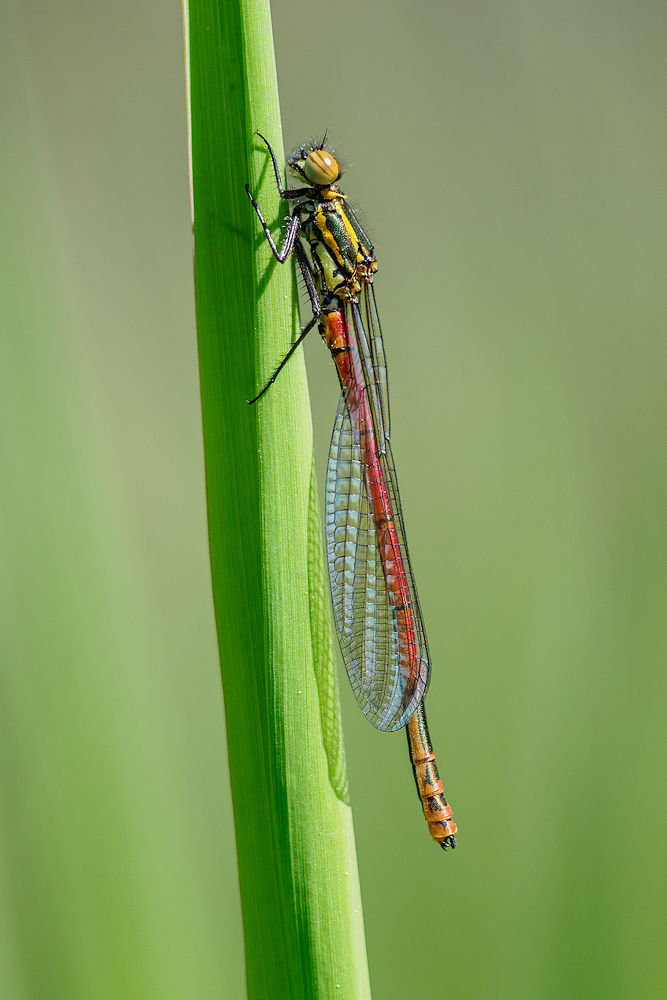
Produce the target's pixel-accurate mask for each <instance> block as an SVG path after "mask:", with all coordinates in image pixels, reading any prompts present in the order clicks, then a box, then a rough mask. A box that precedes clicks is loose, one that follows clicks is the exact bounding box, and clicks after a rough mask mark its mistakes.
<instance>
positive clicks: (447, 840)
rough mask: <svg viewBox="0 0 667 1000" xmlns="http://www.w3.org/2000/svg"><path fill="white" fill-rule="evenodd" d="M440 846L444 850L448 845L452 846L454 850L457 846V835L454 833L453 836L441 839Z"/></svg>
mask: <svg viewBox="0 0 667 1000" xmlns="http://www.w3.org/2000/svg"><path fill="white" fill-rule="evenodd" d="M440 846H441V847H442V849H443V851H446V850H447V848H448V847H451V849H452V850H454V848H455V847H456V837H455V836H453V835H452V836H451V837H445V839H444V840H441V841H440Z"/></svg>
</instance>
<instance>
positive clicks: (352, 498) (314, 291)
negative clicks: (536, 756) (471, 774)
mask: <svg viewBox="0 0 667 1000" xmlns="http://www.w3.org/2000/svg"><path fill="white" fill-rule="evenodd" d="M257 134H258V135H259V133H257ZM259 137H260V139H262V141H263V142H264V143H266V146H267V149H268V151H269V154H270V156H271V160H272V162H273V169H274V173H275V176H276V184H277V186H278V192H279V194H280V197H281V198H284V199H286V200H287V201H288V202H293V203H294V204H293V207H292V213H291V215H290V217H289V220H288V223H287V230H286V234H285V239H284V241H283V244H282V246H281V247H280V248H278V247H277V246H276V244H275V242H274V240H273V238H272V236H271V233H270V232H269V228H268V226H267V224H266V222H265V220H264V217H263V215H262V213H261V211H260V208H259V205H258V204H257V202H256V201H255V199H254V198H253V196H252V194H251V193H250V190H249V189H248V186H247V185H246V191H247V193H248V197H249V198H250V201H251V202H252V204H253V207H254V209H255V212H256V213H257V217H258V218H259V221H260V223H261V224H262V228H263V229H264V233H265V235H266V238H267V240H268V242H269V246H270V247H271V250H272V251H273V254H274V256H275V258H276V260H278V261H279V262H280V263H281V264H282V263H284V262H285V261H286V260H287V258H288V257H289V255H290V254H291V253H292V251H294V253H295V255H296V261H297V264H298V266H299V270H300V271H301V274H302V276H303V280H304V282H305V285H306V289H307V291H308V295H309V297H310V304H311V307H312V311H313V315H312V319H311V320H310V321H309V322H308V323H307V324H306V326H305V327H304V328H303V330H302V331H301V335H300V336H299V337H298V339H297V340H296V341H295V343H294V344H293V345H292V347H291V348H290V350H289V351H288V353H287V354H286V356H285V357H284V358H283V360H282V361H281V363H280V365H279V366H278V368H277V369H276V371H275V372H274V374H273V376H272V377H271V379H270V380H269V382H268V383H267V385H265V386H264V388H263V389H262V391H261V392H260V393H259V394H258V395H257V396H255V398H254V399H252V400H249V402H251V403H255V402H257V400H258V399H260V398H261V397H262V396H263V395H264V393H265V392H266V391H267V389H268V388H269V387H270V386H271V385H272V384H273V383H274V382H275V380H276V378H277V376H278V374H279V373H280V371H281V370H282V368H283V367H284V366H285V364H286V363H287V362H288V361H289V359H290V358H291V356H292V355H293V354H294V352H295V350H296V349H297V347H298V346H299V344H301V343H302V341H303V340H304V338H305V337H306V335H307V334H308V333H309V332H310V330H312V328H313V327H314V326H315V324H316V323H317V324H318V326H319V330H320V334H321V335H322V337H323V339H324V342H325V343H326V345H327V347H328V348H329V350H330V351H331V355H332V357H333V359H334V362H335V364H336V368H337V370H338V378H339V380H340V384H341V389H342V392H341V398H340V403H339V404H338V412H337V414H336V422H335V424H334V430H333V437H332V439H331V448H330V451H329V463H328V467H327V480H326V517H325V531H326V542H327V559H328V566H329V580H330V583H331V596H332V600H333V609H334V619H335V623H336V631H337V633H338V640H339V642H340V647H341V651H342V653H343V659H344V661H345V666H346V668H347V672H348V675H349V678H350V681H351V683H352V688H353V690H354V693H355V696H356V698H357V701H358V702H359V705H360V707H361V709H362V711H363V712H364V714H365V715H366V717H367V718H368V720H369V721H370V722H372V723H373V725H374V726H376V727H377V728H378V729H381V730H385V731H391V730H395V729H400V728H402V727H403V726H405V728H406V732H407V737H408V746H409V748H410V757H411V760H412V767H413V770H414V775H415V781H416V783H417V791H418V794H419V798H420V799H421V802H422V806H423V809H424V815H425V816H426V820H427V822H428V825H429V830H430V832H431V836H432V837H433V839H434V840H436V841H437V842H438V843H439V844H440V846H441V847H443V848H444V849H445V850H447V848H448V847H456V839H455V834H456V824H455V823H454V820H453V818H452V810H451V808H450V807H449V805H448V803H447V799H446V798H445V795H444V790H443V787H442V782H441V780H440V776H439V774H438V769H437V766H436V763H435V754H434V753H433V747H432V745H431V740H430V737H429V732H428V726H427V723H426V713H425V711H424V695H425V693H426V687H427V684H428V679H429V671H430V666H429V656H428V646H427V643H426V633H425V631H424V624H423V621H422V614H421V609H420V607H419V599H418V597H417V588H416V586H415V581H414V577H413V574H412V567H411V565H410V557H409V555H408V546H407V542H406V537H405V528H404V526H403V515H402V513H401V504H400V500H399V495H398V482H397V479H396V471H395V468H394V461H393V457H392V453H391V446H390V443H389V434H390V426H389V392H388V386H387V365H386V361H385V354H384V345H383V341H382V331H381V329H380V320H379V317H378V312H377V307H376V304H375V291H374V288H373V275H374V273H375V271H376V270H377V263H376V260H375V253H374V249H373V246H372V244H371V242H370V240H369V239H368V236H367V235H366V233H365V232H364V230H363V228H362V226H361V225H360V223H359V221H358V219H357V217H356V216H355V214H354V212H353V211H352V209H351V208H350V206H349V205H348V204H347V200H346V196H345V195H344V194H343V193H342V191H341V190H340V188H339V187H338V185H337V182H338V180H339V179H340V176H341V169H340V167H339V165H338V162H337V161H336V159H335V157H334V156H333V155H332V154H331V153H330V152H329V151H328V150H327V149H326V139H327V137H326V135H325V137H324V139H323V140H322V142H308V143H306V144H304V145H303V146H300V147H298V149H296V150H295V151H294V152H293V153H292V154H291V156H290V157H289V159H288V163H287V165H288V170H289V172H290V174H291V175H292V176H293V177H295V178H297V179H299V180H300V181H305V183H306V185H307V186H305V187H299V188H293V189H287V188H283V186H282V183H281V179H280V170H279V167H278V162H277V160H276V156H275V153H274V151H273V149H272V148H271V146H270V145H269V143H268V142H267V141H266V139H265V138H264V136H262V135H259Z"/></svg>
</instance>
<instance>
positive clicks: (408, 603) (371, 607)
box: [325, 307, 429, 730]
mask: <svg viewBox="0 0 667 1000" xmlns="http://www.w3.org/2000/svg"><path fill="white" fill-rule="evenodd" d="M353 308H356V307H353ZM353 320H354V327H355V328H356V329H358V321H359V316H357V315H354V316H353ZM362 331H363V327H362ZM349 332H351V331H349ZM350 352H351V354H352V358H351V366H352V370H353V371H354V372H355V379H354V386H353V391H352V392H348V393H347V397H346V395H345V394H343V395H342V396H341V400H340V403H339V406H338V412H337V414H336V422H335V424H334V431H333V436H332V439H331V448H330V451H329V463H328V468H327V482H326V519H325V530H326V540H327V558H328V565H329V577H330V582H331V595H332V600H333V608H334V619H335V622H336V630H337V633H338V639H339V642H340V647H341V651H342V653H343V659H344V661H345V666H346V668H347V672H348V675H349V678H350V682H351V684H352V688H353V690H354V693H355V696H356V698H357V701H358V702H359V705H360V706H361V709H362V711H363V712H364V714H365V715H366V716H367V718H368V719H369V721H370V722H372V723H373V725H374V726H376V727H377V728H378V729H382V730H394V729H400V728H401V726H404V725H405V724H406V722H407V721H408V720H409V719H410V718H411V717H412V715H413V714H414V712H415V711H416V709H417V707H418V705H419V703H420V702H421V700H422V698H423V697H424V693H425V690H426V685H427V683H428V674H429V664H428V648H427V643H426V636H425V634H424V627H423V623H422V617H421V612H420V608H419V601H418V599H417V593H416V588H415V584H414V579H413V576H412V570H411V567H410V560H409V557H408V551H407V545H406V541H405V529H404V526H403V519H402V515H401V510H400V502H399V499H398V489H397V483H396V474H395V470H394V465H393V459H392V455H391V448H390V445H389V440H388V438H387V437H383V441H382V446H381V444H380V442H379V441H377V440H376V439H375V433H376V428H377V427H378V426H379V427H384V420H383V416H382V412H381V409H380V410H378V407H381V400H380V398H379V397H378V391H379V389H381V388H382V381H383V378H382V376H381V375H380V377H378V373H377V372H375V371H374V369H373V368H372V367H371V368H369V367H368V366H369V365H371V364H372V359H373V356H374V355H373V352H372V351H370V350H368V349H367V344H366V345H365V344H364V343H363V341H362V347H361V349H360V348H359V346H358V339H357V337H350ZM375 356H377V351H376V352H375ZM382 357H384V355H383V354H382ZM383 484H384V485H383ZM378 487H380V488H381V489H382V490H384V492H383V497H385V499H383V501H382V511H381V512H382V518H381V519H380V520H382V521H383V523H384V522H386V521H387V520H390V521H391V522H392V524H393V533H392V534H391V537H390V540H389V542H388V541H387V532H386V530H385V532H384V535H383V539H384V540H383V542H382V544H381V542H380V540H379V535H378V528H377V522H378V499H377V496H378ZM369 489H370V490H372V491H373V495H374V505H375V511H374V506H373V503H372V502H371V499H370V498H369ZM397 575H400V579H401V581H402V585H401V590H400V599H399V598H397V588H396V579H397ZM406 622H407V625H406Z"/></svg>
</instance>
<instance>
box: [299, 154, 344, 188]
mask: <svg viewBox="0 0 667 1000" xmlns="http://www.w3.org/2000/svg"><path fill="white" fill-rule="evenodd" d="M303 172H304V174H305V175H306V177H307V178H308V180H309V181H310V183H311V184H318V185H322V186H326V185H327V184H334V183H335V182H336V181H337V180H338V178H339V177H340V167H339V166H338V162H337V160H336V158H335V157H334V156H332V155H331V153H328V152H327V151H326V149H311V151H310V153H309V154H308V157H307V159H306V162H305V163H304V165H303Z"/></svg>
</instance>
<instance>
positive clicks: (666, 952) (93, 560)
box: [0, 0, 667, 1000]
mask: <svg viewBox="0 0 667 1000" xmlns="http://www.w3.org/2000/svg"><path fill="white" fill-rule="evenodd" d="M273 17H274V25H275V32H276V51H277V61H278V72H279V82H280V90H281V102H282V109H283V122H284V128H285V140H286V144H287V146H288V147H289V146H290V145H293V144H296V143H297V142H299V141H300V140H302V139H303V138H304V137H305V136H308V135H311V134H315V135H317V134H321V133H322V132H323V131H324V129H325V128H327V127H328V128H330V129H331V130H332V146H333V148H334V149H335V150H336V151H338V152H339V153H340V155H341V158H342V159H343V160H344V161H346V162H347V163H348V165H349V171H348V174H347V176H346V178H345V183H344V187H345V190H346V191H348V193H349V194H350V196H351V199H352V202H353V204H354V205H355V206H359V208H360V212H361V215H362V218H363V219H364V221H365V223H366V224H367V227H368V229H369V231H370V233H371V235H372V237H373V239H374V241H375V244H376V249H377V255H378V259H379V272H378V277H377V285H376V288H377V294H378V301H379V307H380V313H381V317H382V320H383V327H384V334H385V341H386V345H387V351H388V355H389V364H390V383H391V393H392V416H393V435H392V441H393V444H394V451H395V457H396V461H397V466H398V470H399V478H400V482H401V492H402V497H403V505H404V510H405V514H406V521H407V527H408V534H409V539H410V551H411V555H412V559H413V564H414V568H415V573H416V577H417V581H418V585H419V591H420V597H421V601H422V605H423V610H424V614H425V619H426V625H427V629H428V633H429V639H430V645H431V653H432V660H433V681H432V684H431V689H430V693H429V699H428V707H429V720H430V722H431V728H432V734H433V738H434V742H435V745H436V750H437V751H438V756H439V762H440V765H441V768H440V769H441V772H442V774H443V778H444V780H445V787H446V791H447V794H448V797H449V799H450V801H451V802H452V804H453V807H454V812H455V816H456V819H457V822H458V823H459V827H460V847H459V849H457V851H456V852H455V853H454V854H453V855H452V854H448V855H447V856H443V855H442V853H441V852H439V851H438V850H437V849H436V848H435V847H434V845H433V844H432V843H431V842H430V838H429V837H428V834H427V831H426V828H425V825H424V822H423V819H422V817H421V814H420V809H419V804H418V802H417V799H416V796H415V791H414V785H413V780H412V776H411V773H410V768H409V764H408V761H407V758H406V751H405V741H404V738H403V737H402V735H400V734H394V735H391V736H390V735H382V734H380V733H378V732H376V731H374V730H373V729H372V728H371V727H370V726H368V724H367V723H366V721H365V719H364V718H363V716H362V715H361V713H360V712H359V710H358V709H357V708H356V706H355V704H354V700H353V697H352V695H351V692H350V691H349V688H348V685H347V682H346V681H344V683H343V684H342V685H341V686H342V695H343V710H344V723H345V731H346V741H347V750H348V767H349V772H350V784H351V791H352V800H353V805H354V810H355V826H356V830H357V835H358V852H359V863H360V874H361V882H362V890H363V894H364V908H365V918H366V933H367V943H368V952H369V961H370V972H371V982H372V986H373V990H374V994H375V996H376V997H383V998H385V1000H398V998H403V997H413V996H414V997H421V996H430V995H433V994H434V993H435V994H436V995H438V996H441V995H445V993H446V994H447V995H450V996H456V997H458V998H460V1000H471V998H484V1000H504V998H509V997H512V998H523V997H526V998H531V1000H534V998H545V1000H546V998H549V1000H551V998H561V997H568V998H571V997H581V998H584V997H586V998H597V997H600V998H602V997H604V998H607V997H609V996H611V995H612V994H613V995H619V994H620V995H625V996H630V997H641V998H652V997H662V996H664V992H665V979H666V977H667V947H666V940H665V938H666V935H665V931H666V929H667V928H666V923H667V919H666V918H667V893H666V889H667V885H666V882H667V879H666V874H667V872H666V862H665V849H664V843H663V841H664V828H665V821H666V819H667V816H666V812H667V810H666V808H665V794H664V785H665V781H664V775H665V770H666V765H667V759H666V758H667V754H666V751H667V724H666V709H667V672H666V670H665V646H666V643H665V638H666V636H665V632H666V627H665V622H666V618H665V596H666V591H667V586H666V585H667V558H666V557H667V544H666V543H667V538H666V531H665V493H666V492H667V491H666V478H665V466H666V458H667V455H666V449H665V416H666V413H665V411H666V409H667V406H666V402H665V391H664V383H665V373H666V370H667V369H666V365H665V361H666V358H665V354H666V343H665V328H666V323H665V319H666V315H665V314H666V312H667V309H666V304H665V300H666V296H665V265H666V263H667V260H666V257H667V255H666V253H665V233H666V225H665V223H666V213H665V208H666V204H665V203H666V201H667V198H666V195H665V162H666V153H667V149H666V148H665V147H666V146H667V142H666V138H665V130H664V108H665V102H666V100H667V93H666V89H667V88H666V86H665V83H666V73H665V59H664V52H665V42H666V40H667V30H666V29H667V23H666V22H667V8H665V6H664V4H661V3H657V2H655V0H653V2H634V3H630V0H619V2H616V3H612V4H598V3H593V2H592V0H587V2H583V0H579V2H566V3H564V4H559V5H554V4H548V3H545V2H542V3H537V2H534V3H529V2H528V0H515V2H507V0H505V2H502V3H501V2H497V0H496V2H493V0H482V2H480V3H476V4H437V3H429V2H426V0H417V2H415V3H412V4H410V5H403V4H398V3H395V2H385V3H383V4H380V3H359V2H357V3H352V2H350V0H340V2H339V3H337V4H336V5H334V6H332V5H331V4H324V3H315V2H312V0H311V2H310V3H306V2H305V0H289V2H283V3H276V4H275V5H274V10H273ZM0 39H1V43H0V44H1V46H2V49H1V56H0V79H1V87H2V126H3V138H2V151H3V152H2V156H1V158H0V163H1V166H0V171H1V174H0V192H1V195H0V202H1V206H2V209H1V211H2V256H3V266H2V309H1V322H2V336H1V338H0V352H1V353H0V440H1V441H2V452H1V455H0V465H1V469H2V473H1V475H0V482H1V483H2V486H1V487H0V545H1V550H0V551H1V555H0V566H1V569H0V587H1V596H2V600H1V602H0V615H1V622H0V656H1V664H0V665H1V668H2V669H1V673H0V678H1V684H2V689H1V692H0V741H1V743H0V793H1V796H2V800H1V804H0V928H1V930H0V938H1V940H2V946H1V947H0V994H1V995H2V997H3V998H7V1000H34V998H37V997H48V998H49V1000H59V998H63V1000H65V998H67V1000H74V998H82V1000H83V998H85V1000H98V998H99V1000H102V998H118V997H123V998H135V997H136V998H141V1000H153V998H154V1000H163V998H185V997H187V998H197V1000H202V998H215V997H225V998H227V997H229V998H235V997H242V996H243V992H244V974H243V961H242V937H241V929H240V908H239V903H238V894H237V883H236V873H235V854H234V841H233V824H232V816H231V804H230V797H229V790H228V784H227V776H226V762H225V746H224V730H223V715H222V699H221V692H220V683H219V674H218V666H217V652H216V648H215V637H214V629H213V618H212V610H211V602H210V595H209V584H208V578H207V573H208V564H207V551H206V527H205V512H204V488H203V470H202V449H201V442H200V425H199V414H198V388H197V367H196V365H197V360H196V348H195V331H194V317H193V292H192V267H191V247H190V221H189V196H188V175H187V148H186V114H185V87H184V80H183V56H182V29H181V15H180V10H179V9H178V7H177V6H176V5H175V4H174V5H172V6H171V7H168V6H166V5H165V4H164V3H157V2H155V0H147V2H145V3H143V4H140V5H137V4H130V3H126V2H123V0H120V2H118V3H116V4H113V5H102V6H100V5H90V4H86V3H83V2H81V0H75V2H73V3H69V4H67V5H63V4H56V3H54V2H52V0H43V2H41V3H35V2H34V0H21V2H19V0H6V2H5V4H3V8H2V14H1V15H0ZM306 353H307V356H308V369H309V379H310V383H311V392H312V396H313V400H314V421H315V432H316V449H317V458H318V462H319V467H320V473H321V475H322V472H323V467H324V463H325V461H326V452H327V447H328V438H329V434H330V430H331V426H332V424H333V416H334V412H335V405H336V397H337V389H336V379H335V374H334V369H333V366H332V363H331V361H330V358H329V356H328V354H327V352H326V351H325V350H324V348H323V346H322V345H321V343H319V342H318V338H317V337H316V336H313V338H312V342H311V343H310V344H309V345H308V346H307V352H306ZM250 388H252V387H248V388H247V389H246V390H244V391H249V389H250ZM369 774H372V775H374V777H373V779H372V780H371V782H370V785H369V783H368V775H369ZM378 782H379V784H378ZM378 809H381V810H382V811H383V813H385V814H388V815H385V816H383V818H381V819H378V818H377V811H378ZM379 830H383V831H384V833H383V837H382V839H378V837H379V833H378V831H379ZM387 830H389V831H390V836H388V835H387ZM258 877H261V873H259V874H258ZM276 995H277V996H278V995H279V994H278V993H277V994H276Z"/></svg>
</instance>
